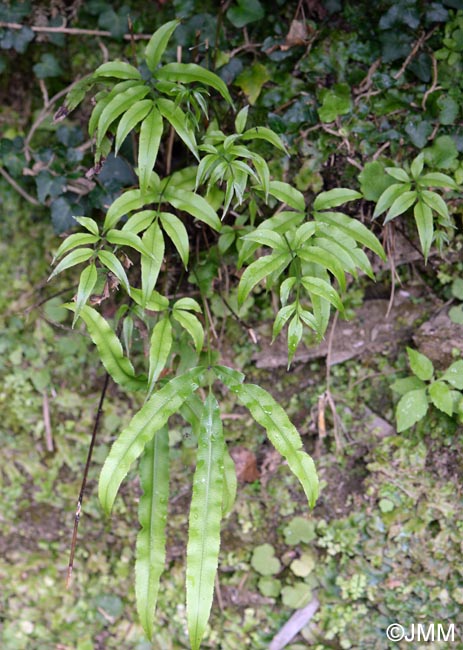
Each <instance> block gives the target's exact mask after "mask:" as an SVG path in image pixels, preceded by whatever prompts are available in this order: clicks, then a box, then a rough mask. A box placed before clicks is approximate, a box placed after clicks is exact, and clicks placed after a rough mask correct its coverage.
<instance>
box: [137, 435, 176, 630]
mask: <svg viewBox="0 0 463 650" xmlns="http://www.w3.org/2000/svg"><path fill="white" fill-rule="evenodd" d="M140 483H141V488H142V491H143V494H142V495H141V497H140V504H139V507H138V519H139V521H140V526H141V530H140V532H139V533H138V536H137V547H136V560H135V593H136V599H137V611H138V616H139V617H140V622H141V624H142V627H143V630H144V631H145V634H146V636H147V637H148V639H149V640H150V641H151V639H152V637H153V620H154V611H155V609H156V601H157V597H158V591H159V580H160V577H161V574H162V572H163V571H164V565H165V561H166V521H167V504H168V500H169V433H168V430H167V427H166V426H164V427H162V428H161V429H160V431H158V432H157V433H156V435H155V436H154V438H153V440H151V441H150V442H148V443H147V445H146V447H145V452H144V454H143V457H142V459H141V463H140Z"/></svg>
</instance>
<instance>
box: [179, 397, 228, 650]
mask: <svg viewBox="0 0 463 650" xmlns="http://www.w3.org/2000/svg"><path fill="white" fill-rule="evenodd" d="M224 447H225V443H224V438H223V429H222V421H221V419H220V411H219V405H218V403H217V400H216V399H215V397H214V396H213V394H212V392H210V393H209V395H208V397H207V398H206V401H205V403H204V409H203V413H202V416H201V421H200V427H199V439H198V454H197V459H196V470H195V475H194V479H193V496H192V499H191V506H190V518H189V529H188V546H187V568H186V598H187V620H188V632H189V635H190V643H191V648H192V650H199V648H200V646H201V640H202V638H203V636H204V632H205V630H206V626H207V621H208V619H209V614H210V611H211V606H212V598H213V595H214V581H215V576H216V573H217V565H218V559H219V548H220V522H221V519H222V500H223V464H224Z"/></svg>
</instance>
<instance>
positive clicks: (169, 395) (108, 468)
mask: <svg viewBox="0 0 463 650" xmlns="http://www.w3.org/2000/svg"><path fill="white" fill-rule="evenodd" d="M203 372H204V368H202V367H197V368H193V369H191V370H189V371H188V372H186V373H185V374H183V375H181V376H180V377H175V378H174V379H171V380H170V381H169V382H168V383H167V384H165V386H163V387H162V388H161V389H160V390H158V391H156V393H155V394H154V395H153V396H152V397H151V398H150V399H149V400H148V401H147V402H145V404H144V405H143V406H142V408H141V409H140V411H138V413H137V414H136V415H134V417H133V418H132V420H131V421H130V423H129V425H128V426H127V427H126V428H125V429H124V430H123V431H122V433H121V434H120V435H119V437H118V439H117V440H116V442H115V443H114V444H113V446H112V447H111V450H110V452H109V455H108V456H107V458H106V461H105V463H104V465H103V469H102V470H101V474H100V482H99V486H98V494H99V498H100V502H101V505H102V507H103V509H104V511H105V512H106V513H107V514H109V513H110V512H111V509H112V506H113V503H114V499H115V498H116V495H117V492H118V490H119V486H120V484H121V483H122V481H123V480H124V478H125V476H126V474H127V472H128V471H129V469H130V466H131V464H132V463H133V462H134V460H136V459H137V458H138V457H139V456H140V454H141V453H142V451H143V449H144V448H145V445H146V443H147V442H149V441H150V440H151V439H152V438H153V436H154V434H155V433H156V432H157V431H159V429H160V428H161V427H163V426H164V425H165V424H166V422H167V420H168V419H169V418H170V416H171V415H172V414H173V413H175V412H176V411H178V410H179V408H180V407H181V406H182V404H183V402H184V401H185V400H186V399H187V398H188V397H189V396H190V395H191V394H192V393H194V391H195V390H196V389H197V388H198V387H199V385H200V384H201V381H202V374H203Z"/></svg>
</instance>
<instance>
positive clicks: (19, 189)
mask: <svg viewBox="0 0 463 650" xmlns="http://www.w3.org/2000/svg"><path fill="white" fill-rule="evenodd" d="M0 174H1V175H2V176H3V178H4V179H5V180H6V181H7V183H9V184H10V185H11V187H12V188H13V189H15V190H16V191H17V193H18V194H20V195H21V196H22V197H23V199H26V201H29V203H32V205H40V203H39V202H38V201H37V199H35V198H34V197H33V196H31V195H30V194H28V193H27V192H26V190H23V188H22V187H20V186H19V185H18V184H17V182H16V181H15V180H14V178H11V176H10V175H9V174H8V172H6V171H5V170H4V169H3V167H0Z"/></svg>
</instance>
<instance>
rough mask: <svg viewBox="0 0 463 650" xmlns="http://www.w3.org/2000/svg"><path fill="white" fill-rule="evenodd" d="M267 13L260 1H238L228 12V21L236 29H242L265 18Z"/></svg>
mask: <svg viewBox="0 0 463 650" xmlns="http://www.w3.org/2000/svg"><path fill="white" fill-rule="evenodd" d="M264 16H265V12H264V8H263V7H262V5H261V3H260V2H259V0H238V1H237V3H236V4H235V5H234V6H233V7H230V9H229V10H228V11H227V18H228V20H229V21H230V22H231V23H232V25H234V26H235V27H238V29H239V28H241V27H244V26H245V25H249V23H254V22H256V21H258V20H262V18H264Z"/></svg>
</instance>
